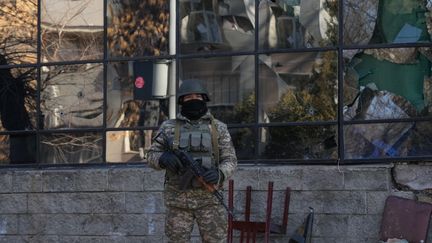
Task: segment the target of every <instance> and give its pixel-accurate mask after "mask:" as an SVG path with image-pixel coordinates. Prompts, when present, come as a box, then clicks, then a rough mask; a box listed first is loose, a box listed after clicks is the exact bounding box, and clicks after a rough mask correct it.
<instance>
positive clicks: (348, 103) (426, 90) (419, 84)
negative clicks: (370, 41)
mask: <svg viewBox="0 0 432 243" xmlns="http://www.w3.org/2000/svg"><path fill="white" fill-rule="evenodd" d="M344 60H345V62H346V63H347V64H346V65H345V73H344V74H345V75H344V105H345V107H344V117H345V120H352V119H357V120H358V119H363V120H369V119H397V118H409V117H417V116H430V115H431V114H432V113H431V112H432V77H431V74H432V73H431V66H432V65H431V64H432V63H431V60H432V48H425V47H423V48H382V49H365V50H361V51H360V50H354V51H344Z"/></svg>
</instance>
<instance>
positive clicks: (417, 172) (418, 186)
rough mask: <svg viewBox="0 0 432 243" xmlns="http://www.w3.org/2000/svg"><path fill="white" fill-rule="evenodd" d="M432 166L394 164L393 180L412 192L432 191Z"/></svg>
mask: <svg viewBox="0 0 432 243" xmlns="http://www.w3.org/2000/svg"><path fill="white" fill-rule="evenodd" d="M431 175H432V166H431V165H430V164H419V165H416V164H396V165H395V167H394V179H395V181H396V182H397V183H399V184H401V185H404V186H407V187H409V188H411V189H412V190H417V191H420V190H428V189H432V176H431Z"/></svg>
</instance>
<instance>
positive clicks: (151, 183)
mask: <svg viewBox="0 0 432 243" xmlns="http://www.w3.org/2000/svg"><path fill="white" fill-rule="evenodd" d="M142 173H143V177H144V190H145V191H162V190H163V189H164V181H165V170H154V169H151V168H146V169H143V170H142Z"/></svg>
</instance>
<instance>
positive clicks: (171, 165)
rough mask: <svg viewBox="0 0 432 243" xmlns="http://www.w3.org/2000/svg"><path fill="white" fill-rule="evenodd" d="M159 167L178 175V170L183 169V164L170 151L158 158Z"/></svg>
mask: <svg viewBox="0 0 432 243" xmlns="http://www.w3.org/2000/svg"><path fill="white" fill-rule="evenodd" d="M159 166H160V167H161V168H162V169H167V170H169V171H171V172H174V173H176V174H178V173H179V171H180V169H183V164H182V162H181V161H180V160H179V158H177V156H176V155H175V154H174V153H173V152H171V151H165V152H163V154H162V155H161V157H160V158H159Z"/></svg>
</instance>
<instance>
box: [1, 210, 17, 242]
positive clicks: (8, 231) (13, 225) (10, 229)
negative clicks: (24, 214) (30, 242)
mask: <svg viewBox="0 0 432 243" xmlns="http://www.w3.org/2000/svg"><path fill="white" fill-rule="evenodd" d="M17 233H18V216H17V215H10V214H0V237H1V236H3V235H16V234H17ZM0 242H1V241H0Z"/></svg>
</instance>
